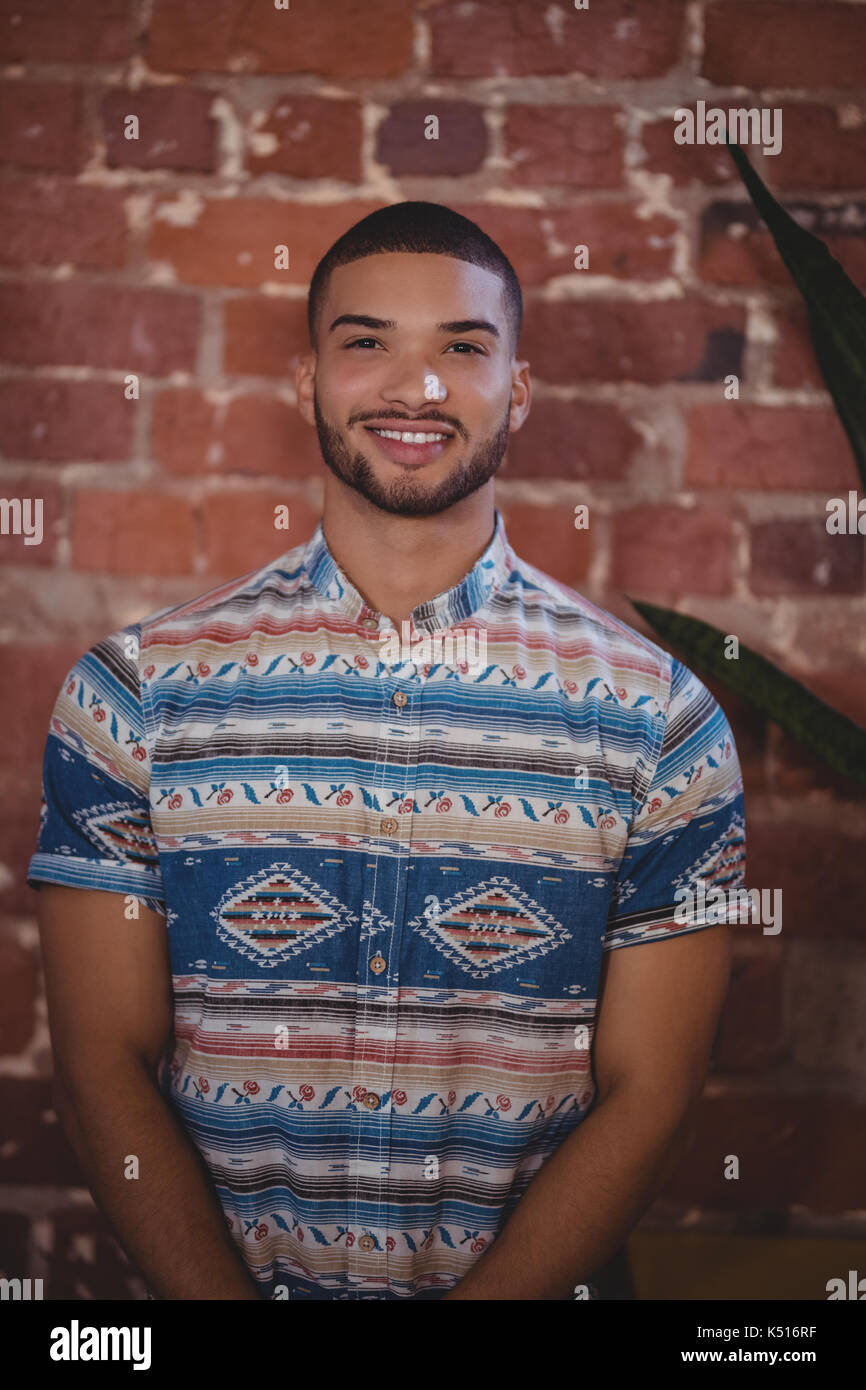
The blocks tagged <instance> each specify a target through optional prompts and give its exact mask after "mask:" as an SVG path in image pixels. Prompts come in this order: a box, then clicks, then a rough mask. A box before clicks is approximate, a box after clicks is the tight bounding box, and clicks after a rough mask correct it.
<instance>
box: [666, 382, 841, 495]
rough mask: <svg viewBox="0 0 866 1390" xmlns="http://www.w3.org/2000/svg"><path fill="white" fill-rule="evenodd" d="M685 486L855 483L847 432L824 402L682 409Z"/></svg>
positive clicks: (817, 487) (784, 487) (821, 486)
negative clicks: (685, 434) (686, 438)
mask: <svg viewBox="0 0 866 1390" xmlns="http://www.w3.org/2000/svg"><path fill="white" fill-rule="evenodd" d="M686 418H687V422H688V430H689V446H688V453H687V455H686V462H685V472H684V478H683V481H684V482H685V484H686V486H687V487H731V488H746V489H749V490H752V489H773V488H778V489H780V490H785V491H792V490H795V489H805V490H810V491H820V492H822V493H826V491H827V489H828V488H849V487H856V486H857V469H856V466H855V463H854V458H853V455H852V453H851V446H850V444H849V443H848V437H847V435H846V434H845V431H844V430H843V428H842V426H841V424H840V423H839V419H838V416H837V415H836V412H835V411H834V410H833V409H832V407H830V406H811V407H809V406H806V407H802V408H801V407H798V406H768V405H750V404H748V403H747V402H744V401H720V402H719V403H718V404H716V405H696V406H693V407H692V408H691V410H689V411H688V413H687V417H686Z"/></svg>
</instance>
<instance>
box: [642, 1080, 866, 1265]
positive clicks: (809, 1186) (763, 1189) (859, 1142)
mask: <svg viewBox="0 0 866 1390" xmlns="http://www.w3.org/2000/svg"><path fill="white" fill-rule="evenodd" d="M694 1119H695V1134H694V1142H693V1143H692V1145H691V1147H690V1149H689V1150H688V1152H686V1153H685V1154H684V1155H683V1158H682V1161H681V1162H680V1164H679V1166H678V1168H677V1171H676V1173H675V1175H674V1176H673V1177H672V1178H671V1180H670V1181H669V1182H668V1183H667V1184H666V1185H665V1188H664V1192H663V1194H662V1195H663V1196H664V1197H665V1198H666V1199H668V1200H670V1201H679V1202H687V1203H689V1205H693V1204H694V1205H698V1206H700V1207H702V1208H709V1209H710V1210H712V1211H718V1212H738V1211H740V1212H750V1213H752V1214H753V1215H755V1214H757V1213H758V1212H760V1211H761V1210H766V1211H767V1212H768V1213H773V1214H774V1215H775V1217H776V1220H777V1221H778V1220H780V1219H782V1218H783V1215H784V1213H786V1212H788V1211H790V1210H791V1209H792V1208H794V1207H800V1208H805V1209H806V1210H807V1211H812V1212H815V1213H816V1214H826V1215H830V1214H834V1213H835V1214H837V1215H838V1214H842V1213H844V1212H847V1211H852V1210H857V1209H858V1208H859V1206H861V1205H862V1202H863V1171H862V1169H863V1165H862V1161H861V1156H862V1153H863V1146H864V1144H866V1106H863V1105H858V1104H857V1102H856V1101H855V1100H851V1099H849V1098H848V1097H846V1096H844V1095H834V1094H830V1095H827V1094H822V1093H821V1092H820V1091H817V1090H816V1091H809V1092H806V1093H805V1094H790V1093H782V1094H774V1093H773V1092H767V1091H762V1092H759V1093H757V1094H753V1095H748V1094H746V1095H743V1094H741V1095H731V1096H725V1095H714V1096H704V1097H703V1098H702V1099H701V1101H700V1102H699V1103H698V1105H697V1106H696V1107H695V1112H694ZM728 1154H735V1155H736V1156H737V1157H738V1158H739V1160H740V1169H739V1178H738V1179H737V1181H736V1182H732V1181H731V1180H730V1179H728V1178H726V1177H725V1166H726V1163H725V1160H726V1156H727V1155H728ZM827 1277H828V1278H829V1274H828V1276H827Z"/></svg>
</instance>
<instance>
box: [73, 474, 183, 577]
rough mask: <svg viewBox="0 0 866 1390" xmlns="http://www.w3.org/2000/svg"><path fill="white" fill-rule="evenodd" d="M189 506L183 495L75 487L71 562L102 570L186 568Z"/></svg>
mask: <svg viewBox="0 0 866 1390" xmlns="http://www.w3.org/2000/svg"><path fill="white" fill-rule="evenodd" d="M195 555H196V525H195V517H194V513H193V508H192V505H191V503H190V502H189V501H188V500H187V499H186V498H185V497H178V496H176V495H174V494H169V493H155V492H144V491H131V492H107V491H100V490H97V489H92V490H91V489H81V491H79V492H78V493H76V495H75V499H74V503H73V513H72V563H73V565H74V566H75V567H76V568H77V569H81V570H88V571H97V572H100V573H103V574H192V573H193V568H194V562H195Z"/></svg>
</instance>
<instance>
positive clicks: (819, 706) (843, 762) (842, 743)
mask: <svg viewBox="0 0 866 1390" xmlns="http://www.w3.org/2000/svg"><path fill="white" fill-rule="evenodd" d="M629 603H631V604H632V605H633V606H634V607H635V608H636V609H637V611H638V613H640V615H641V617H642V618H644V619H645V621H646V622H648V623H649V625H650V627H652V628H654V629H655V631H656V632H657V633H658V634H659V636H661V637H662V638H663V639H664V640H665V641H666V642H670V644H671V645H672V646H674V647H676V648H677V650H678V651H681V652H682V653H683V656H684V657H685V659H686V663H687V665H689V666H693V667H694V668H695V669H696V670H698V671H701V672H703V673H704V674H706V675H708V676H710V677H715V678H716V679H717V680H719V681H721V682H722V683H723V684H724V685H726V686H727V687H728V689H729V690H732V691H733V692H734V694H735V695H739V696H740V698H741V699H743V700H745V701H747V703H748V704H750V705H752V706H753V707H754V708H755V709H757V710H760V712H761V714H765V715H766V716H767V718H768V719H772V720H773V722H774V723H776V724H778V725H779V727H780V728H781V729H784V730H785V733H786V734H790V736H791V738H793V739H796V741H797V743H800V744H802V746H803V747H804V748H806V749H808V751H809V752H810V753H813V754H814V755H815V757H817V758H820V759H821V760H822V762H825V763H826V764H827V766H828V767H831V768H832V769H833V771H834V772H838V773H840V774H841V775H842V776H843V777H847V778H849V779H850V780H851V781H852V782H856V783H858V785H860V786H863V787H866V729H863V728H861V727H860V725H859V724H855V723H854V721H853V719H848V717H847V716H846V715H844V714H840V713H839V711H838V710H837V709H834V708H833V706H832V705H828V704H825V702H824V701H823V700H819V699H818V696H817V695H813V693H812V691H811V690H807V689H806V687H805V685H801V684H800V682H799V681H796V680H794V678H793V676H787V675H786V674H785V672H784V671H780V670H779V668H778V666H774V665H773V663H772V661H768V660H767V659H766V657H763V656H759V655H758V653H757V652H753V651H752V650H751V648H750V647H746V646H744V645H743V643H742V642H741V643H740V646H739V657H738V658H737V659H736V660H734V659H729V658H727V657H726V656H725V633H723V632H722V631H721V630H720V629H719V628H717V627H713V626H712V624H711V623H705V622H703V621H702V620H701V619H700V618H690V617H688V616H687V615H686V614H685V613H675V612H673V610H672V609H670V608H656V606H655V605H654V604H652V603H644V602H643V601H642V600H640V599H634V598H630V599H629Z"/></svg>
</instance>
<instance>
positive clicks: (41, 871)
mask: <svg viewBox="0 0 866 1390" xmlns="http://www.w3.org/2000/svg"><path fill="white" fill-rule="evenodd" d="M139 640H140V633H139V630H138V626H137V625H131V626H130V627H128V628H124V629H122V630H120V631H118V632H116V633H113V634H112V635H111V636H110V637H107V638H106V639H105V640H104V641H103V642H99V643H97V644H96V645H95V646H93V647H91V649H90V650H89V651H88V652H85V654H84V655H83V656H82V657H80V658H79V660H78V661H77V662H76V663H75V665H74V666H73V668H72V670H71V671H70V672H69V674H68V675H67V677H66V679H65V680H64V682H63V685H62V686H61V688H60V691H59V693H58V696H57V699H56V700H55V703H54V709H53V711H52V714H51V718H50V721H49V726H48V737H47V740H46V744H45V755H44V759H43V764H42V801H41V805H40V811H39V831H38V836H37V841H36V850H35V853H34V854H33V856H32V858H31V860H30V863H29V865H28V869H27V882H28V884H30V886H31V887H32V888H39V886H40V884H42V883H60V884H66V885H67V886H69V887H73V888H102V889H105V890H106V891H108V892H111V893H123V894H127V895H131V896H134V897H137V898H140V899H141V900H142V901H143V902H145V903H146V904H147V906H148V907H150V908H152V909H153V910H154V911H156V912H160V913H162V914H163V916H164V915H165V900H164V891H163V884H162V873H161V869H160V864H159V855H158V852H157V846H156V840H155V837H154V834H153V828H152V826H151V820H150V754H149V750H148V744H147V739H146V729H145V719H144V711H143V707H142V700H141V687H140V682H139V673H138V652H139Z"/></svg>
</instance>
